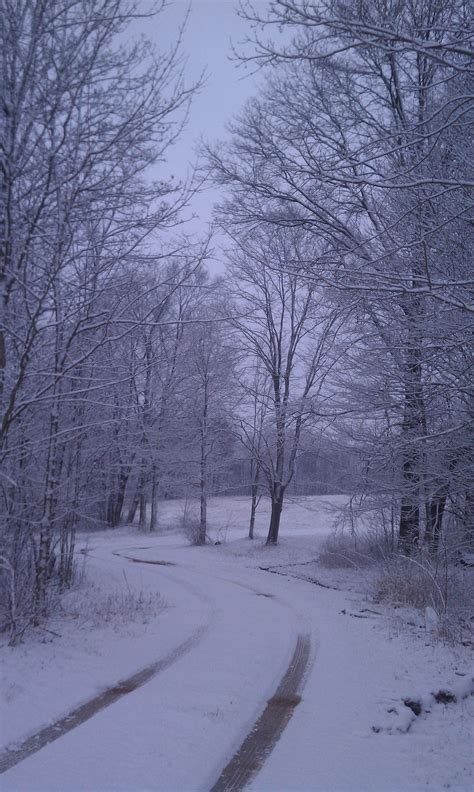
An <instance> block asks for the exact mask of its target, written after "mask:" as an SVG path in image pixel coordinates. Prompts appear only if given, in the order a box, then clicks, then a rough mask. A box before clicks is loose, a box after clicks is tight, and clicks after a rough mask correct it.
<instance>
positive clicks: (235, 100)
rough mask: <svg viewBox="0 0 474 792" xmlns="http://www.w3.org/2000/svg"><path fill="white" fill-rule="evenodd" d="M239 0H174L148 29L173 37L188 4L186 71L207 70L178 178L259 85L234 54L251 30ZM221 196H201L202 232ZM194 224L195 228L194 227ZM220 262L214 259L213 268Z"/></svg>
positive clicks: (175, 158)
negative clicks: (201, 141) (233, 47)
mask: <svg viewBox="0 0 474 792" xmlns="http://www.w3.org/2000/svg"><path fill="white" fill-rule="evenodd" d="M235 6H236V0H193V2H192V3H189V2H188V0H174V2H171V3H170V5H169V7H168V8H167V9H166V10H165V11H164V12H163V13H161V14H159V15H158V17H156V19H154V20H153V21H152V22H151V23H150V21H149V20H147V23H146V26H145V28H144V32H145V33H146V35H147V36H148V37H150V38H152V39H154V40H155V41H156V43H157V45H158V46H161V43H162V42H163V44H168V43H169V42H172V41H173V40H174V39H175V37H176V34H177V31H178V29H179V27H180V25H181V24H182V22H183V19H184V18H185V16H186V13H187V10H188V9H189V8H190V12H189V18H188V22H187V26H186V31H185V35H184V41H183V50H182V51H183V54H184V55H186V56H187V59H188V64H187V67H186V73H187V77H188V80H189V81H192V80H193V79H196V77H197V76H198V75H199V74H200V73H201V72H202V71H203V70H205V71H206V75H207V78H206V81H205V85H204V86H203V88H202V90H201V91H200V92H199V94H198V95H197V96H195V98H194V101H193V107H192V110H191V114H190V118H189V122H188V125H187V127H186V129H185V131H184V133H183V135H182V136H181V139H180V140H179V141H178V143H177V144H176V145H175V146H174V148H173V150H171V151H170V152H168V166H169V169H170V172H171V173H173V174H174V175H175V176H176V177H177V178H179V177H183V176H185V174H186V172H187V170H188V169H189V168H191V167H192V164H193V162H194V161H195V159H196V143H197V141H198V139H199V138H200V137H201V136H203V137H205V138H206V139H208V140H213V139H216V138H222V137H223V136H224V135H225V125H226V123H227V122H228V121H229V120H230V118H231V117H232V116H233V115H234V114H235V113H236V112H237V111H238V110H239V109H240V108H241V107H242V105H243V104H244V102H245V100H246V98H248V97H249V96H251V95H252V94H253V93H254V92H255V90H256V84H257V81H258V80H257V77H256V76H252V75H251V74H250V75H249V70H248V69H247V70H246V68H245V67H244V66H240V67H238V65H237V64H236V63H235V61H234V62H232V61H230V60H229V56H230V55H231V40H232V42H234V43H235V44H238V42H239V41H242V40H243V38H244V37H245V34H246V33H247V32H248V30H249V26H248V23H246V22H244V21H243V20H241V19H240V18H239V17H238V16H237V13H236V10H235ZM216 198H217V193H216V191H214V190H207V191H206V192H205V193H203V194H200V195H199V196H197V197H196V198H195V200H194V202H193V206H192V211H193V212H194V213H195V214H197V215H198V219H197V220H193V221H192V223H191V225H190V226H189V227H190V228H192V230H193V231H194V230H196V233H197V234H198V233H200V232H202V233H205V232H206V230H207V226H208V223H209V221H210V219H211V214H212V206H213V203H214V202H215V200H216ZM188 230H189V229H188ZM214 268H217V269H219V266H218V265H217V267H216V265H214V266H213V267H212V269H214Z"/></svg>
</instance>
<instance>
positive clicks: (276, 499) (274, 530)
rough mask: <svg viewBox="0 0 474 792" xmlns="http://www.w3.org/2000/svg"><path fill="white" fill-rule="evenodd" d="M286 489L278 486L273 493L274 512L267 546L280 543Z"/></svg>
mask: <svg viewBox="0 0 474 792" xmlns="http://www.w3.org/2000/svg"><path fill="white" fill-rule="evenodd" d="M283 497H284V489H283V487H282V486H281V485H279V484H276V485H275V487H274V489H273V493H272V512H271V517H270V527H269V529H268V536H267V541H266V544H267V545H276V544H277V543H278V533H279V531H280V520H281V513H282V510H283Z"/></svg>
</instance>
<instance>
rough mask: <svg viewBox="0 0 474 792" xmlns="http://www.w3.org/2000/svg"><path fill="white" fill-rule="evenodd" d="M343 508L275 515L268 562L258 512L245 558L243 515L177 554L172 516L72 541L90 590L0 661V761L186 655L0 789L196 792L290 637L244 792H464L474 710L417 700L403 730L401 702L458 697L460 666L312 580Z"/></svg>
mask: <svg viewBox="0 0 474 792" xmlns="http://www.w3.org/2000/svg"><path fill="white" fill-rule="evenodd" d="M344 501H345V499H344V497H342V496H341V497H328V498H316V497H311V498H300V499H298V500H294V501H291V500H290V501H288V504H287V506H286V508H285V510H284V514H283V518H282V526H281V542H280V544H279V545H278V546H277V547H270V548H267V547H265V545H264V539H265V533H266V528H267V524H268V518H269V505H268V503H267V502H264V501H262V503H261V504H260V507H259V512H258V517H257V529H256V534H257V538H256V540H255V541H254V542H250V541H249V540H248V539H247V538H246V535H247V526H248V516H249V515H248V512H249V503H248V500H247V499H244V498H216V499H213V500H211V502H210V505H209V512H208V518H209V524H210V534H211V536H212V538H213V539H214V540H215V541H219V542H221V544H220V545H217V546H216V545H208V546H206V547H203V548H194V547H190V546H189V545H188V544H187V543H186V541H185V539H184V538H183V537H182V535H181V534H180V533H178V532H177V526H178V525H179V522H180V518H181V516H182V513H183V508H184V504H183V503H179V502H167V503H165V504H163V508H162V509H161V511H160V529H161V533H158V534H155V535H150V534H144V533H139V532H138V530H137V529H136V528H135V527H134V528H128V529H127V528H121V529H119V530H115V531H109V532H103V533H96V534H92V535H90V536H89V537H81V543H80V549H82V550H85V551H86V553H80V552H79V553H78V568H79V572H80V575H82V576H84V577H85V578H86V579H87V581H88V584H89V585H88V586H85V585H82V586H79V587H78V588H77V589H76V590H75V591H72V592H71V593H70V594H68V595H67V597H66V598H65V601H64V608H63V610H64V612H63V615H62V617H60V618H57V619H55V620H54V621H51V622H50V623H48V625H47V628H48V629H47V630H41V631H40V630H38V631H37V632H36V633H35V635H34V636H30V637H29V638H28V640H26V641H25V642H24V643H23V644H22V645H20V646H17V647H15V648H9V647H8V646H7V645H6V641H4V643H3V645H2V646H1V649H0V651H1V659H2V696H3V701H2V734H1V737H2V746H3V747H5V746H8V747H9V748H12V747H14V746H15V744H16V745H19V744H20V743H21V742H22V741H23V740H24V739H25V738H26V737H27V736H29V735H32V734H34V733H35V732H37V731H38V730H39V729H41V727H44V726H45V725H46V724H48V723H54V722H55V721H57V720H58V719H59V718H61V717H62V716H64V715H66V714H67V713H68V712H69V711H70V710H71V709H73V708H75V707H77V705H79V704H81V703H82V702H84V701H86V700H88V699H90V698H91V697H93V696H95V695H96V694H98V693H100V692H101V691H103V690H104V688H106V687H109V686H111V685H115V684H117V683H118V682H119V681H120V680H123V679H124V678H126V677H127V676H129V675H130V674H133V673H134V672H136V671H138V670H140V669H142V668H144V667H145V666H147V665H148V664H150V663H153V662H155V661H156V660H158V659H160V658H165V657H168V656H170V655H172V653H173V652H174V651H175V650H176V648H177V647H180V646H182V645H184V643H185V642H188V643H187V644H186V651H183V652H182V653H181V654H180V655H179V657H178V658H177V659H176V662H172V663H171V664H169V665H168V667H167V668H166V669H165V670H163V671H162V672H160V673H158V674H157V675H156V676H155V677H154V678H153V679H151V680H150V681H149V682H147V684H145V685H144V686H143V687H141V688H139V689H137V690H135V691H133V692H131V693H130V694H128V695H125V696H123V697H122V698H121V699H120V700H118V701H117V702H116V703H114V704H112V705H111V706H109V707H108V708H106V709H104V710H102V711H101V712H99V713H98V714H96V715H95V716H94V717H92V718H91V719H89V720H87V721H86V722H84V723H83V724H82V725H80V726H78V727H77V728H75V729H73V730H71V731H70V732H69V733H67V734H64V735H63V736H61V737H60V738H59V739H57V740H56V741H55V742H51V743H50V744H49V745H46V746H45V747H44V748H42V749H41V750H39V751H38V752H36V753H33V754H32V755H31V756H29V757H28V758H26V759H24V761H21V762H19V763H18V764H17V765H16V766H14V767H12V768H11V769H9V770H8V771H7V772H6V773H5V774H4V775H3V776H2V781H1V783H0V788H1V789H2V790H4V792H13V790H25V791H26V790H28V792H53V791H54V790H57V791H58V792H76V790H84V792H86V791H87V792H105V791H106V790H107V791H109V790H123V792H125V791H127V792H134V791H135V790H136V792H145V790H146V791H147V792H148V790H150V791H151V790H157V792H194V790H196V792H197V791H198V790H199V791H200V790H202V791H203V792H204V790H209V789H210V788H211V787H212V785H213V783H214V782H215V780H216V779H217V778H218V777H219V774H220V772H221V770H222V768H223V767H224V766H225V765H226V763H227V762H228V760H229V759H230V757H231V756H232V755H233V754H234V752H235V751H236V749H237V748H238V747H239V745H240V744H241V742H242V740H243V738H244V737H245V735H246V734H247V733H248V732H249V730H250V729H251V728H252V725H253V724H254V723H255V721H256V719H257V718H258V716H259V713H260V712H261V711H262V709H263V707H264V705H265V702H266V701H267V700H268V699H269V698H270V697H271V696H272V695H273V694H274V691H275V689H276V687H277V685H278V682H279V680H280V678H281V676H282V674H283V673H284V671H285V669H286V668H287V666H288V662H289V659H290V658H291V655H292V652H293V649H294V645H295V641H296V637H297V636H298V635H300V634H302V633H304V634H305V635H306V634H307V635H309V636H310V639H311V663H310V667H309V670H308V673H307V675H306V679H305V685H304V687H303V688H302V691H301V702H300V703H299V704H298V706H296V708H295V710H294V714H293V717H292V718H291V720H290V721H289V723H288V725H287V727H286V729H285V730H284V732H283V734H282V736H281V738H280V740H279V741H278V742H277V744H276V746H275V748H274V750H273V752H272V753H271V755H270V756H269V757H268V758H267V760H266V761H265V762H264V764H263V766H262V767H261V769H260V771H259V772H258V773H257V775H256V776H255V778H254V779H253V781H252V782H251V783H250V785H249V787H248V788H249V789H250V790H252V792H389V790H390V792H421V791H422V790H423V791H425V792H440V791H441V790H448V789H449V790H451V792H452V791H453V790H455V791H456V792H468V790H469V789H471V788H472V786H473V775H472V744H473V737H474V698H473V697H472V696H467V697H465V698H463V697H462V695H459V701H457V702H456V703H450V704H442V703H441V704H439V703H435V702H434V701H433V700H430V701H428V702H427V706H426V710H429V711H423V712H422V713H421V714H420V715H419V717H415V718H414V717H411V716H410V712H411V711H408V708H407V707H406V706H404V705H403V703H402V700H403V699H404V698H407V697H410V698H413V699H419V698H423V697H425V698H426V697H427V696H428V695H429V694H430V693H432V692H434V691H438V690H440V689H442V688H446V687H449V688H450V689H456V690H459V691H461V690H462V691H463V692H466V691H467V690H468V686H469V684H470V679H471V675H472V671H473V669H472V654H471V653H470V649H469V647H464V646H457V647H451V646H447V645H443V644H442V643H440V642H439V641H435V640H434V638H433V637H432V636H431V635H430V631H429V625H426V624H421V623H415V622H412V624H411V625H407V624H406V623H405V622H404V621H403V620H402V619H400V618H397V615H396V614H395V613H394V612H393V611H392V610H390V609H389V608H387V607H380V606H376V607H375V606H374V605H373V604H372V603H371V602H370V600H369V598H368V594H367V592H368V591H369V589H370V579H369V578H370V575H369V576H368V574H367V572H366V571H359V572H354V571H350V570H349V571H346V570H331V569H322V568H319V567H318V560H317V559H318V554H319V550H320V547H321V543H322V542H323V541H324V539H325V538H327V537H328V536H329V535H330V534H331V531H332V529H333V524H334V520H335V519H336V517H337V507H338V506H341V505H343V503H344ZM261 567H264V568H266V570H267V571H265V570H263V569H262V568H261ZM318 583H322V584H323V585H318ZM326 586H334V587H333V588H326ZM456 686H457V687H456ZM389 710H392V712H389ZM408 725H410V729H409V731H407V732H405V731H404V728H406V727H407V726H408Z"/></svg>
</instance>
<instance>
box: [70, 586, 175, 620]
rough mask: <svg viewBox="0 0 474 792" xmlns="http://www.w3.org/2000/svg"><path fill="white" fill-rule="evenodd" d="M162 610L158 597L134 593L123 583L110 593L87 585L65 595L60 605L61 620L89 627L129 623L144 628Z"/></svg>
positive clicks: (151, 594) (138, 592) (144, 593)
mask: <svg viewBox="0 0 474 792" xmlns="http://www.w3.org/2000/svg"><path fill="white" fill-rule="evenodd" d="M164 608H165V602H164V600H163V598H162V597H161V596H160V594H158V593H157V592H154V591H143V590H138V589H135V588H133V587H131V586H129V585H128V583H127V582H126V581H124V584H123V586H116V587H115V588H114V589H113V590H112V591H110V590H106V589H102V588H101V587H100V586H99V585H97V584H95V583H92V582H89V583H86V585H81V586H80V587H79V588H77V589H73V590H72V591H70V592H69V593H68V594H66V596H65V597H64V598H63V600H62V602H61V611H60V614H61V615H60V619H61V620H63V621H64V620H71V619H73V620H79V621H80V622H81V624H87V625H88V626H91V627H101V626H103V625H112V626H120V625H124V624H127V623H129V622H135V623H136V622H141V623H142V624H147V622H148V621H149V619H150V618H153V617H154V616H156V615H157V614H158V613H159V612H160V611H161V610H163V609H164Z"/></svg>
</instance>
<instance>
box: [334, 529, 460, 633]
mask: <svg viewBox="0 0 474 792" xmlns="http://www.w3.org/2000/svg"><path fill="white" fill-rule="evenodd" d="M318 563H319V565H320V566H322V567H323V568H325V569H327V570H330V571H331V570H332V571H333V572H334V573H336V572H337V576H338V583H339V585H340V584H341V576H342V571H343V570H345V571H346V577H347V582H348V583H349V580H350V579H351V578H352V577H354V576H357V577H358V578H359V579H361V578H362V577H365V582H366V590H367V593H368V595H369V596H370V597H371V599H372V600H373V601H374V602H376V603H386V604H387V605H389V606H392V607H395V608H397V609H401V608H408V609H414V610H415V611H417V612H418V613H419V615H420V619H421V622H422V623H423V624H424V626H425V627H426V629H429V630H430V632H431V634H432V635H433V636H434V637H437V638H439V639H441V640H443V641H449V642H453V643H458V642H459V643H463V644H465V645H474V614H473V602H474V569H472V568H464V567H461V566H456V565H455V564H454V563H452V562H451V561H450V559H449V558H446V557H445V558H440V559H437V560H436V559H432V558H430V557H429V555H427V554H426V553H425V554H423V553H421V552H420V553H419V554H418V556H413V557H408V558H407V557H406V556H403V555H400V554H398V553H394V552H390V551H389V550H388V549H387V547H386V543H385V540H384V537H379V538H378V537H377V535H376V534H375V533H374V532H373V531H367V533H365V534H364V533H362V532H361V534H359V535H356V534H348V533H344V532H337V533H335V534H333V535H331V536H329V537H328V538H327V539H326V540H325V541H324V542H323V543H322V545H321V552H320V555H319V559H318Z"/></svg>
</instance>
